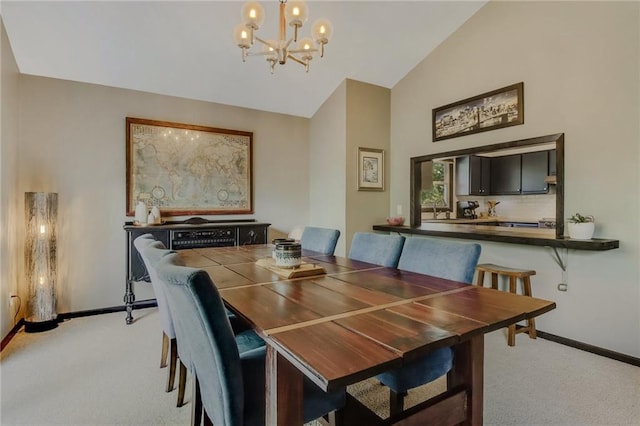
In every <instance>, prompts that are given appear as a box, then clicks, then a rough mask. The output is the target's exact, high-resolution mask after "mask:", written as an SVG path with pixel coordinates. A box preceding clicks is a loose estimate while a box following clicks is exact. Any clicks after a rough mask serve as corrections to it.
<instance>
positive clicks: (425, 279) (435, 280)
mask: <svg viewBox="0 0 640 426" xmlns="http://www.w3.org/2000/svg"><path fill="white" fill-rule="evenodd" d="M375 273H376V274H379V275H383V276H386V277H390V278H394V279H397V280H400V281H402V282H404V283H408V284H411V285H416V286H420V287H425V288H429V289H431V290H434V291H435V292H438V293H439V292H441V291H449V290H453V289H457V288H463V287H466V286H467V285H468V284H465V283H461V282H459V281H452V280H447V279H445V278H440V277H434V276H431V275H424V274H418V273H416V272H409V271H402V270H400V269H394V268H384V269H380V270H377V271H375Z"/></svg>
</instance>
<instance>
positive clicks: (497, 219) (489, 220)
mask: <svg viewBox="0 0 640 426" xmlns="http://www.w3.org/2000/svg"><path fill="white" fill-rule="evenodd" d="M539 220H540V219H539V218H538V219H533V218H530V217H529V218H522V217H504V216H494V217H482V218H477V219H467V218H462V217H461V218H451V219H426V220H423V221H422V222H423V223H457V224H481V223H495V222H517V223H538V221H539Z"/></svg>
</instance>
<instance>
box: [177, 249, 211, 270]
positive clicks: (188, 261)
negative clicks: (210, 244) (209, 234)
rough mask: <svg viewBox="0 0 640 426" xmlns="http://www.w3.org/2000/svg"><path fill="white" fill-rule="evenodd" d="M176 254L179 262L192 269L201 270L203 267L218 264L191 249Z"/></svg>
mask: <svg viewBox="0 0 640 426" xmlns="http://www.w3.org/2000/svg"><path fill="white" fill-rule="evenodd" d="M177 253H178V255H179V256H180V260H182V261H183V262H184V264H185V265H187V266H190V267H192V268H201V267H203V266H213V265H219V264H220V263H218V262H216V261H214V260H212V259H210V258H208V257H206V256H203V255H202V254H201V253H200V252H198V251H196V250H193V249H186V250H178V251H177Z"/></svg>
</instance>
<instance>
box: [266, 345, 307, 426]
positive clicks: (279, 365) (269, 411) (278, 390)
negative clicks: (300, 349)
mask: <svg viewBox="0 0 640 426" xmlns="http://www.w3.org/2000/svg"><path fill="white" fill-rule="evenodd" d="M265 367H266V368H265V370H266V371H265V374H266V386H265V392H266V395H265V396H266V398H265V399H266V412H265V413H266V415H265V420H266V421H265V424H267V425H269V426H292V425H300V426H301V425H302V424H303V411H302V380H303V375H302V372H301V371H300V370H298V369H297V368H296V367H295V366H294V365H292V364H291V363H290V362H289V361H288V360H287V359H285V358H284V357H283V356H282V355H280V354H279V353H278V351H276V350H275V348H273V346H271V345H268V344H267V359H266V366H265Z"/></svg>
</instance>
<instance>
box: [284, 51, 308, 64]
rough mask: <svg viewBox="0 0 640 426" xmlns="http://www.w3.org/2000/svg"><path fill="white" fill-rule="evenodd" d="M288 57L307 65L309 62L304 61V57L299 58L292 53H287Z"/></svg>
mask: <svg viewBox="0 0 640 426" xmlns="http://www.w3.org/2000/svg"><path fill="white" fill-rule="evenodd" d="M287 58H289V59H291V60H292V61H294V62H297V63H299V64H300V65H304V66H305V67H306V66H307V63H306V62H305V61H303V60H302V59H300V58H297V57H295V56H293V55H292V54H291V53H289V54H288V55H287Z"/></svg>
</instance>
